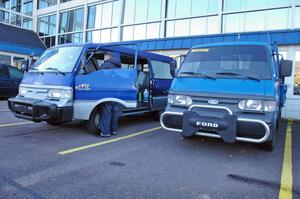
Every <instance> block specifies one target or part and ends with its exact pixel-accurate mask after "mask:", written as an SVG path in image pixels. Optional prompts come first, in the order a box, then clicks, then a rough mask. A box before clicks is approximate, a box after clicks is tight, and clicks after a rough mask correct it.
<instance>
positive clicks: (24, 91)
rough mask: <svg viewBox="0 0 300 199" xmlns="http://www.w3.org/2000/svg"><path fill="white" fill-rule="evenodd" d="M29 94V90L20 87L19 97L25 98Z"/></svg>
mask: <svg viewBox="0 0 300 199" xmlns="http://www.w3.org/2000/svg"><path fill="white" fill-rule="evenodd" d="M26 94H27V88H25V87H22V86H20V87H19V95H21V96H25V95H26Z"/></svg>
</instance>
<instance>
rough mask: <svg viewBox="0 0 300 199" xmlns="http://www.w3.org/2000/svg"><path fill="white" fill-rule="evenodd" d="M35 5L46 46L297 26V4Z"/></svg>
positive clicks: (138, 0) (230, 0) (155, 1)
mask: <svg viewBox="0 0 300 199" xmlns="http://www.w3.org/2000/svg"><path fill="white" fill-rule="evenodd" d="M3 1H6V0H3ZM13 1H14V2H15V1H18V0H13ZM27 1H28V0H27ZM27 1H24V0H23V6H24V2H27ZM14 5H15V4H14ZM36 5H37V16H36V18H37V23H36V29H35V30H36V31H37V32H38V33H39V35H40V37H41V39H43V41H45V44H46V45H47V46H48V47H50V46H53V45H57V44H63V43H70V42H97V43H99V42H100V43H109V42H118V41H131V40H144V39H156V38H169V37H180V36H194V35H210V34H222V33H238V32H252V31H269V30H270V31H271V30H286V29H295V28H300V20H296V19H299V18H300V0H107V1H105V0H104V1H103V0H102V1H101V0H95V1H91V0H89V1H87V0H86V1H81V2H78V1H76V0H74V1H71V2H70V1H69V0H59V1H57V0H37V3H36ZM3 6H6V7H7V5H6V4H5V3H4V4H3ZM10 7H11V6H10ZM14 7H16V6H14ZM14 9H15V8H14ZM16 9H17V8H16ZM26 12H27V13H30V12H29V11H26ZM8 15H9V14H8V13H6V12H5V11H2V12H1V13H0V16H1V18H0V21H9V19H10V18H11V16H8ZM50 18H51V19H50ZM46 19H47V20H46ZM20 20H21V19H18V18H17V17H16V16H14V15H13V18H12V19H11V20H10V21H11V23H13V24H17V25H20ZM45 21H47V23H48V27H49V28H48V29H47V30H46V29H45V27H46V26H47V25H45ZM50 27H51V28H50ZM33 28H35V27H33ZM50 29H51V31H50Z"/></svg>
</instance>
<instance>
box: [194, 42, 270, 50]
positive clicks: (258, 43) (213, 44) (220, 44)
mask: <svg viewBox="0 0 300 199" xmlns="http://www.w3.org/2000/svg"><path fill="white" fill-rule="evenodd" d="M246 45H248V46H249V45H253V46H266V47H268V46H270V45H269V44H268V43H264V42H224V43H212V44H203V45H197V46H193V47H192V48H193V49H194V48H204V47H217V46H246Z"/></svg>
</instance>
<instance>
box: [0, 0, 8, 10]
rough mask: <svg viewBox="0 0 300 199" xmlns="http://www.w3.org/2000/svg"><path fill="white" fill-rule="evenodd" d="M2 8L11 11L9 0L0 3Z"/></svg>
mask: <svg viewBox="0 0 300 199" xmlns="http://www.w3.org/2000/svg"><path fill="white" fill-rule="evenodd" d="M0 8H5V9H9V0H2V1H1V2H0Z"/></svg>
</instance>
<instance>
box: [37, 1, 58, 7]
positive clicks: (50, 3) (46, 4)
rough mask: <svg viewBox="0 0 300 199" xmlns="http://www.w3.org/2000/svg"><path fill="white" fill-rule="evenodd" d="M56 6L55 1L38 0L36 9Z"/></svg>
mask: <svg viewBox="0 0 300 199" xmlns="http://www.w3.org/2000/svg"><path fill="white" fill-rule="evenodd" d="M56 4H57V0H38V9H41V8H47V7H49V6H54V5H56Z"/></svg>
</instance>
